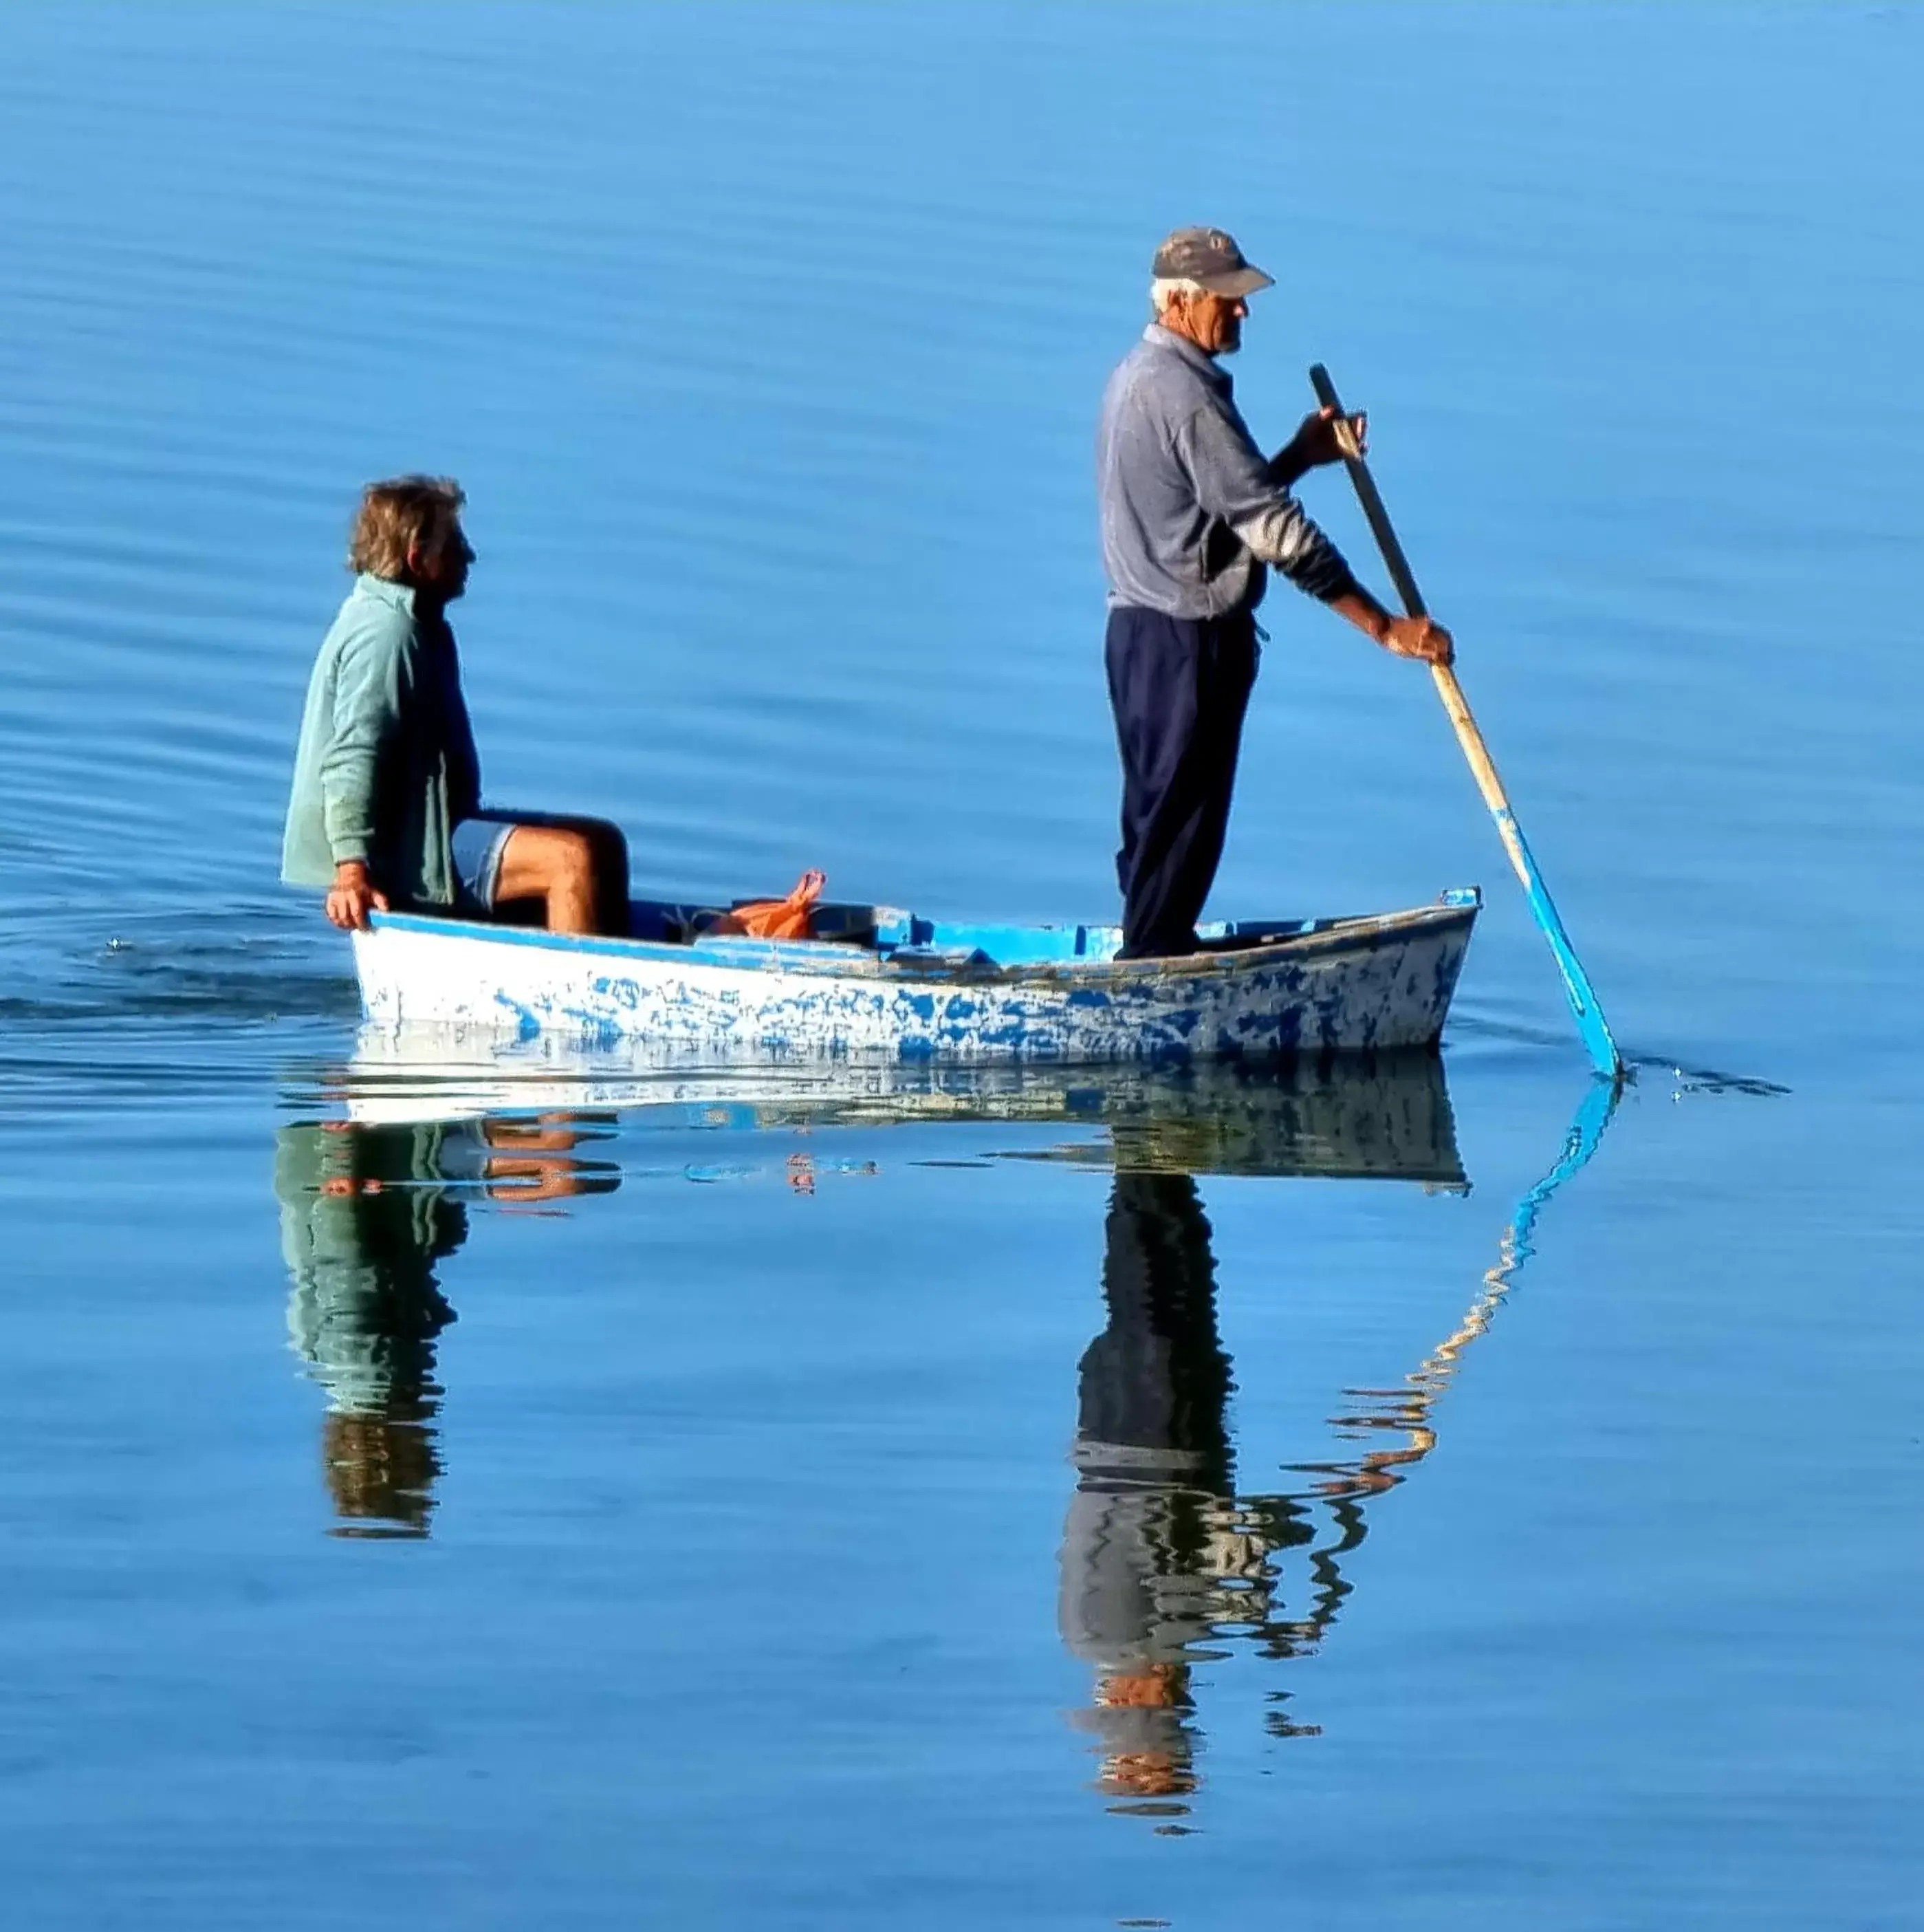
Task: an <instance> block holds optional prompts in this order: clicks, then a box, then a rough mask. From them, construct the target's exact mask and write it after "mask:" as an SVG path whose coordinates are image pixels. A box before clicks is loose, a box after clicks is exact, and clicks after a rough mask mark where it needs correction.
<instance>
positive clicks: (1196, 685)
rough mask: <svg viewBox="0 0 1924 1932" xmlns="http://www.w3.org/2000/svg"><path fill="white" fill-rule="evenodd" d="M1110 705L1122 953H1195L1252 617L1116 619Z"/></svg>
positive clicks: (1225, 824)
mask: <svg viewBox="0 0 1924 1932" xmlns="http://www.w3.org/2000/svg"><path fill="white" fill-rule="evenodd" d="M1106 656H1107V662H1108V670H1109V702H1110V706H1111V708H1112V709H1113V710H1114V712H1115V713H1116V748H1118V750H1119V751H1121V753H1122V850H1120V851H1119V852H1118V853H1116V882H1117V883H1119V885H1120V886H1121V887H1122V957H1123V958H1125V959H1155V958H1158V957H1159V956H1163V955H1165V954H1169V953H1188V952H1191V951H1193V950H1194V947H1195V944H1196V920H1197V916H1198V915H1199V914H1200V913H1201V911H1202V910H1203V901H1204V900H1206V898H1208V897H1209V887H1210V886H1211V885H1212V883H1214V881H1215V876H1216V866H1217V865H1218V862H1220V860H1221V858H1222V847H1223V838H1224V834H1225V833H1226V832H1227V831H1228V829H1229V801H1230V793H1231V792H1232V791H1233V790H1234V789H1235V786H1236V753H1237V751H1239V749H1240V748H1241V746H1242V717H1243V713H1244V712H1245V711H1246V710H1248V708H1249V692H1250V688H1251V685H1254V682H1256V666H1257V660H1258V658H1259V656H1260V652H1258V650H1257V643H1256V621H1255V619H1254V616H1252V615H1251V613H1249V612H1248V611H1247V610H1241V611H1236V612H1234V613H1232V614H1230V616H1226V617H1206V618H1200V619H1190V618H1184V617H1165V616H1163V615H1162V614H1161V612H1160V611H1156V610H1138V609H1136V608H1134V607H1131V606H1128V605H1123V606H1122V607H1119V608H1117V609H1116V610H1111V611H1110V613H1109V638H1108V646H1107V652H1106Z"/></svg>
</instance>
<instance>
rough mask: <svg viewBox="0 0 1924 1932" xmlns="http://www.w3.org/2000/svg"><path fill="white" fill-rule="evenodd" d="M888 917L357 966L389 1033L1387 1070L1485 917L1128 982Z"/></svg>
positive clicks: (399, 921)
mask: <svg viewBox="0 0 1924 1932" xmlns="http://www.w3.org/2000/svg"><path fill="white" fill-rule="evenodd" d="M661 910H662V909H661V908H659V907H653V906H652V904H647V905H642V906H638V907H637V912H638V913H646V912H654V913H660V912H661ZM844 910H846V909H844ZM885 910H886V909H884V908H880V907H869V908H866V909H865V911H866V915H867V917H866V920H865V922H862V924H860V926H859V928H858V929H859V931H860V932H862V934H863V935H865V938H866V939H867V941H868V943H867V944H851V943H849V942H848V941H847V940H842V941H784V942H776V941H763V940H753V939H744V938H698V939H696V940H695V941H693V942H692V943H683V944H670V943H668V942H667V941H666V940H665V939H658V938H643V939H588V938H573V937H571V936H569V935H565V934H559V933H548V932H527V931H523V930H516V929H508V928H504V927H501V926H484V925H478V924H474V923H470V922H466V921H463V920H458V919H430V918H424V917H421V916H416V915H414V914H403V913H394V914H383V915H381V916H379V917H378V918H377V919H376V922H375V926H374V929H373V931H371V932H365V933H357V934H356V935H355V940H354V956H355V966H356V968H357V969H358V971H359V974H360V976H361V998H362V999H363V1001H364V1003H365V1004H366V1007H367V1013H368V1014H369V1016H370V1018H372V1019H376V1020H378V1021H380V1022H383V1023H385V1024H394V1025H398V1024H401V1023H407V1024H410V1025H412V1024H415V1023H418V1022H437V1023H439V1024H442V1025H454V1026H464V1027H469V1028H488V1029H491V1030H493V1031H496V1033H499V1034H505V1035H506V1036H507V1037H510V1038H516V1037H520V1038H525V1037H529V1036H531V1035H533V1034H542V1033H555V1034H563V1035H566V1036H568V1037H574V1038H586V1039H590V1040H616V1039H619V1040H640V1041H644V1042H646V1043H648V1044H649V1046H652V1048H654V1049H655V1050H656V1051H658V1052H662V1053H664V1054H671V1055H679V1056H680V1057H681V1058H682V1059H683V1060H685V1061H691V1062H692V1061H713V1060H714V1059H715V1058H716V1056H718V1055H724V1056H732V1057H736V1058H748V1059H750V1060H762V1061H767V1060H770V1059H778V1060H782V1061H796V1060H803V1061H806V1060H811V1059H815V1058H847V1057H850V1056H854V1057H856V1058H863V1059H874V1060H880V1061H898V1060H906V1061H938V1062H941V1063H944V1064H955V1063H963V1064H973V1063H977V1062H981V1061H991V1062H996V1061H1002V1062H1005V1061H1023V1062H1026V1061H1056V1062H1061V1063H1064V1064H1077V1063H1080V1064H1089V1063H1092V1062H1106V1061H1118V1060H1191V1059H1213V1058H1223V1057H1236V1056H1239V1055H1272V1056H1273V1055H1281V1054H1290V1053H1299V1052H1302V1053H1320V1052H1379V1051H1380V1052H1389V1051H1392V1050H1395V1049H1398V1048H1403V1047H1413V1046H1434V1044H1435V1043H1436V1041H1437V1039H1438V1038H1439V1037H1440V1035H1441V1034H1442V1032H1443V1018H1444V1015H1445V1014H1446V1013H1447V1011H1448V1010H1449V1001H1450V996H1451V995H1452V992H1454V991H1455V986H1456V980H1457V975H1458V973H1459V972H1460V971H1461V969H1462V965H1463V956H1464V949H1465V948H1466V947H1467V946H1468V944H1469V943H1470V927H1471V926H1472V925H1473V923H1474V922H1475V920H1476V910H1477V898H1476V894H1475V893H1474V892H1473V891H1470V890H1468V889H1465V890H1463V891H1460V892H1453V893H1451V894H1448V895H1446V897H1445V898H1444V899H1443V901H1440V902H1439V903H1438V904H1435V905H1433V906H1424V907H1416V908H1415V909H1413V910H1410V911H1407V912H1393V913H1380V914H1374V915H1371V916H1368V917H1364V918H1359V919H1324V920H1318V921H1316V922H1313V923H1311V924H1310V925H1309V926H1306V927H1302V928H1299V929H1278V928H1277V927H1275V926H1269V927H1267V928H1264V929H1261V930H1260V932H1251V933H1249V934H1248V935H1234V936H1235V937H1236V939H1237V943H1236V945H1235V946H1234V947H1233V948H1230V949H1227V950H1214V951H1209V952H1206V953H1197V954H1194V955H1192V956H1189V957H1188V958H1185V959H1154V960H1135V961H1131V962H1128V963H1126V964H1125V963H1122V962H1118V961H1116V960H1114V959H1107V958H1104V957H1103V956H1101V954H1102V953H1103V952H1104V950H1105V949H1107V948H1109V947H1113V933H1109V932H1107V929H1099V928H1091V927H1077V926H1059V927H1056V926H1039V927H1028V928H1017V927H995V928H990V927H975V926H953V927H949V926H941V925H940V924H937V923H936V922H931V921H925V920H918V919H912V918H910V917H908V916H907V915H901V914H897V915H892V916H889V917H888V918H885V917H884V913H885ZM638 929H639V930H644V931H645V930H646V929H647V924H646V921H645V920H644V921H643V922H642V923H641V924H640V926H638ZM898 929H899V935H900V936H899V938H889V937H887V936H886V935H892V934H895V933H897V932H898ZM925 935H926V936H925Z"/></svg>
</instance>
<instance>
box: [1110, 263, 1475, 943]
mask: <svg viewBox="0 0 1924 1932" xmlns="http://www.w3.org/2000/svg"><path fill="white" fill-rule="evenodd" d="M1150 275H1151V276H1152V280H1151V281H1150V284H1149V299H1150V302H1151V304H1152V306H1153V308H1154V309H1155V320H1154V321H1153V322H1152V323H1150V324H1149V326H1148V328H1147V329H1145V330H1144V331H1143V337H1142V340H1141V341H1140V342H1138V343H1137V344H1136V346H1135V347H1134V348H1133V349H1131V350H1130V351H1129V353H1128V355H1127V356H1125V357H1124V358H1123V359H1122V362H1121V364H1120V365H1119V366H1118V367H1117V368H1116V372H1115V374H1113V376H1111V377H1110V379H1109V386H1108V388H1107V390H1106V391H1105V392H1104V395H1103V398H1102V418H1101V428H1100V431H1099V432H1098V436H1097V440H1096V483H1097V488H1098V492H1099V493H1100V496H1101V511H1102V560H1103V564H1104V568H1106V570H1107V572H1108V576H1109V630H1108V639H1107V647H1106V654H1107V663H1108V672H1109V697H1110V703H1111V705H1112V706H1113V709H1114V711H1115V714H1116V742H1117V745H1118V748H1119V750H1120V751H1121V754H1122V850H1120V851H1119V853H1117V854H1116V874H1117V877H1118V879H1119V883H1120V884H1121V886H1122V956H1124V957H1125V958H1128V959H1147V958H1153V957H1155V956H1158V955H1162V954H1170V953H1191V952H1193V951H1194V950H1195V948H1196V945H1197V939H1196V920H1197V917H1198V916H1200V913H1201V912H1202V910H1203V901H1205V900H1206V899H1207V898H1208V897H1209V886H1210V884H1211V883H1212V881H1213V880H1214V879H1215V871H1216V865H1217V863H1218V861H1219V860H1220V859H1221V856H1222V847H1223V838H1224V834H1225V832H1227V829H1228V825H1229V803H1230V792H1231V790H1232V788H1233V786H1234V784H1235V782H1236V754H1237V752H1238V751H1239V748H1240V746H1241V744H1242V717H1243V712H1244V711H1245V709H1246V707H1247V706H1248V702H1249V692H1250V688H1251V685H1253V684H1254V682H1255V678H1256V660H1257V649H1256V618H1255V611H1256V607H1257V604H1259V603H1260V602H1261V601H1262V598H1263V588H1264V585H1265V583H1266V567H1267V566H1271V565H1273V566H1274V567H1275V568H1276V569H1278V570H1280V571H1281V572H1282V573H1283V574H1284V576H1286V577H1288V578H1289V579H1290V581H1291V582H1292V583H1294V584H1295V585H1296V587H1297V589H1299V590H1302V591H1305V592H1308V594H1309V595H1311V596H1312V597H1316V598H1320V599H1321V600H1322V601H1323V602H1324V603H1326V604H1328V605H1329V607H1330V608H1331V609H1332V610H1335V611H1337V612H1338V613H1340V614H1341V616H1344V617H1347V619H1349V621H1350V622H1351V623H1353V624H1354V625H1356V627H1357V628H1358V629H1359V630H1361V631H1364V632H1365V633H1366V634H1368V636H1369V637H1372V638H1374V640H1376V642H1377V643H1380V644H1381V645H1383V646H1384V648H1385V649H1388V650H1391V651H1394V652H1396V653H1397V655H1398V656H1401V657H1413V658H1426V659H1429V660H1432V661H1436V662H1439V663H1443V664H1447V663H1449V661H1450V652H1451V645H1450V638H1449V632H1448V631H1446V630H1444V629H1443V628H1442V627H1441V626H1440V625H1437V624H1433V623H1431V621H1430V620H1429V619H1428V618H1427V617H1396V616H1392V615H1391V614H1390V613H1389V612H1388V611H1387V610H1385V609H1384V608H1383V606H1382V605H1381V604H1379V603H1378V602H1377V600H1376V599H1375V598H1374V597H1372V596H1371V595H1370V593H1369V592H1368V591H1367V590H1365V589H1364V588H1363V587H1362V585H1361V584H1360V583H1358V582H1357V581H1356V578H1355V577H1354V576H1353V574H1351V572H1350V567H1349V565H1347V563H1345V562H1344V561H1343V559H1342V557H1341V555H1340V554H1339V553H1338V551H1337V550H1336V548H1335V546H1334V545H1333V544H1332V543H1331V542H1330V541H1329V539H1328V538H1326V537H1325V536H1324V535H1323V533H1322V532H1321V531H1320V530H1319V529H1317V527H1316V526H1315V525H1314V523H1311V521H1310V520H1309V518H1308V517H1306V516H1305V514H1303V511H1302V507H1301V505H1299V504H1298V502H1296V499H1295V497H1294V496H1293V495H1292V494H1291V493H1290V492H1291V490H1292V489H1293V487H1294V486H1295V484H1296V483H1297V481H1299V479H1300V478H1302V476H1303V475H1305V474H1306V473H1307V472H1308V471H1309V470H1311V469H1314V468H1316V467H1317V466H1320V465H1322V464H1324V463H1335V462H1336V461H1338V460H1339V459H1340V458H1341V455H1342V451H1341V446H1340V443H1339V440H1338V437H1339V431H1340V430H1341V425H1338V423H1337V422H1336V420H1335V415H1334V413H1333V412H1330V411H1327V410H1326V411H1322V412H1320V413H1317V414H1315V415H1313V416H1308V417H1306V418H1305V419H1304V421H1303V423H1302V427H1301V428H1299V429H1298V430H1297V431H1296V434H1295V435H1294V436H1293V437H1292V438H1291V439H1290V441H1289V442H1288V443H1286V444H1285V445H1284V447H1283V448H1282V449H1281V451H1279V452H1278V453H1277V455H1275V456H1274V457H1266V456H1265V455H1263V452H1261V451H1260V449H1257V446H1256V443H1255V441H1254V438H1253V437H1251V435H1250V434H1249V429H1248V425H1246V424H1245V422H1243V420H1242V415H1241V413H1239V411H1238V410H1237V409H1236V402H1235V398H1234V392H1233V386H1232V385H1231V383H1230V379H1229V377H1228V375H1227V373H1226V372H1225V371H1224V370H1223V369H1222V368H1221V367H1220V366H1219V365H1218V360H1217V359H1218V357H1219V356H1227V355H1231V354H1233V353H1234V352H1235V351H1236V350H1237V349H1238V348H1239V347H1241V345H1242V323H1243V318H1244V317H1245V316H1247V315H1248V313H1249V303H1248V298H1249V297H1250V296H1251V295H1253V294H1254V293H1255V292H1256V291H1257V290H1258V289H1266V288H1268V287H1271V286H1272V278H1271V277H1269V276H1268V275H1265V274H1264V273H1263V271H1262V270H1261V269H1257V268H1252V267H1251V266H1250V264H1249V263H1248V262H1246V261H1245V260H1243V257H1242V250H1241V249H1239V248H1237V246H1236V244H1235V242H1233V241H1232V240H1231V239H1230V237H1229V236H1227V235H1225V234H1224V233H1223V232H1222V230H1221V229H1218V228H1179V229H1177V230H1176V233H1174V234H1173V235H1171V236H1169V237H1168V239H1167V240H1166V241H1164V243H1163V244H1162V245H1161V248H1158V250H1157V251H1156V252H1155V261H1154V263H1152V266H1151V268H1150ZM1364 428H1365V424H1364V419H1362V417H1361V416H1357V417H1354V418H1353V419H1351V420H1350V425H1349V429H1350V432H1351V433H1352V434H1354V436H1355V437H1356V439H1357V441H1358V443H1359V444H1360V443H1361V441H1362V435H1363V432H1364Z"/></svg>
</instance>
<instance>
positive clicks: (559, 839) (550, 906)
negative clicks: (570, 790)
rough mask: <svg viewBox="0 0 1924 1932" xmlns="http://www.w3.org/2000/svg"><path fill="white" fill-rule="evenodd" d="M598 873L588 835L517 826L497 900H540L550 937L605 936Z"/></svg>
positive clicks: (497, 885)
mask: <svg viewBox="0 0 1924 1932" xmlns="http://www.w3.org/2000/svg"><path fill="white" fill-rule="evenodd" d="M596 872H597V867H596V864H595V845H594V841H592V840H591V839H590V838H589V836H588V835H587V833H586V832H578V831H575V830H573V829H563V828H562V827H561V826H554V825H517V826H515V828H514V830H513V831H512V832H510V833H509V834H508V843H507V844H505V846H503V847H502V853H501V870H500V871H499V874H497V876H496V881H495V888H494V895H495V897H496V899H538V900H540V901H541V905H542V909H543V912H544V919H543V921H542V923H543V924H544V925H545V926H547V929H548V930H549V931H550V932H582V933H587V932H601V931H602V930H604V927H603V926H602V925H601V919H600V917H599V915H600V913H601V905H600V904H599V903H598V901H600V899H601V892H599V891H598V889H597V885H598V880H597V877H596ZM623 910H624V912H625V910H626V909H625V907H624V908H623ZM623 923H624V924H625V919H624V921H623Z"/></svg>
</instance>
